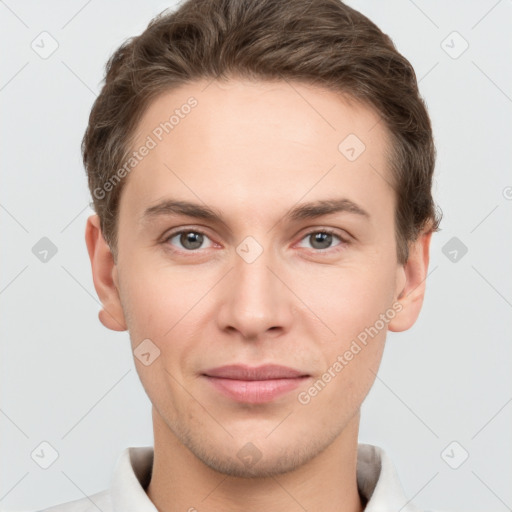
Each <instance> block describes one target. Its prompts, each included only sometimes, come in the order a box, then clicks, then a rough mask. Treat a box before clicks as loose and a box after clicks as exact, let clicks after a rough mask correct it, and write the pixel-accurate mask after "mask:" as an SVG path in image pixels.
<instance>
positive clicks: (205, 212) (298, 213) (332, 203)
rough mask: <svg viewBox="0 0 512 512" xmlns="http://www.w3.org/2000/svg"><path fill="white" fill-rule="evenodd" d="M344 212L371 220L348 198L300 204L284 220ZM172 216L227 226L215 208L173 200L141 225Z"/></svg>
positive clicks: (155, 208) (145, 216)
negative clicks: (182, 216)
mask: <svg viewBox="0 0 512 512" xmlns="http://www.w3.org/2000/svg"><path fill="white" fill-rule="evenodd" d="M342 212H344V213H351V214H355V215H359V216H361V217H364V218H366V219H370V214H369V213H368V212H367V211H366V210H364V209H363V208H362V207H361V206H359V205H358V204H356V203H355V202H353V201H351V200H350V199H346V198H337V199H322V200H318V201H311V202H308V203H300V204H299V205H298V206H296V207H294V208H292V209H291V210H290V211H288V213H286V214H285V216H284V219H285V220H288V221H299V220H305V219H315V218H317V217H321V216H323V215H331V214H334V213H342ZM172 215H185V216H187V217H193V218H196V219H202V220H207V221H211V222H220V223H222V224H226V222H225V221H224V219H223V216H222V213H220V212H219V211H218V210H216V209H214V208H210V207H209V206H206V205H202V204H199V203H194V202H191V201H178V200H173V199H165V200H163V201H161V202H160V203H158V204H156V205H154V206H150V207H149V208H146V210H144V213H143V214H142V216H141V218H140V221H141V223H145V222H148V221H150V220H151V219H155V218H157V217H166V216H172Z"/></svg>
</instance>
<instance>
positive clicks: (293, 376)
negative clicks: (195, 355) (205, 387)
mask: <svg viewBox="0 0 512 512" xmlns="http://www.w3.org/2000/svg"><path fill="white" fill-rule="evenodd" d="M202 376H203V377H204V378H205V379H206V380H207V381H208V382H209V383H210V384H211V385H212V386H213V387H214V388H215V389H216V390H217V391H219V392H220V393H222V394H223V395H224V396H227V397H228V398H230V399H232V400H235V401H237V402H245V403H252V404H257V403H265V402H270V401H272V400H274V399H275V398H277V397H279V396H282V395H284V394H286V393H289V392H290V391H292V390H293V389H295V388H297V387H298V386H299V385H300V384H302V383H303V382H304V380H305V379H307V378H309V377H310V375H308V374H306V373H304V372H301V371H300V370H296V369H294V368H289V367H287V366H280V365H274V364H267V365H263V366H257V367H251V366H246V365H227V366H220V367H218V368H211V369H209V370H206V371H204V372H203V373H202Z"/></svg>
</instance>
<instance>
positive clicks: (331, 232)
mask: <svg viewBox="0 0 512 512" xmlns="http://www.w3.org/2000/svg"><path fill="white" fill-rule="evenodd" d="M183 233H197V234H200V235H203V236H205V237H207V238H208V239H209V238H210V237H209V236H208V234H207V233H205V232H204V231H202V230H201V229H195V228H194V229H191V228H189V229H181V230H178V231H174V232H172V233H170V234H169V235H168V236H166V237H165V238H164V240H163V241H162V243H163V244H165V245H166V246H168V247H170V244H169V243H168V242H169V240H171V239H172V238H174V237H175V236H176V235H181V234H183ZM318 233H325V234H328V235H333V236H334V237H336V238H337V239H338V240H339V241H340V243H339V244H338V245H337V246H334V247H328V248H327V249H314V248H313V249H309V250H310V251H313V252H314V253H315V254H324V253H329V254H332V253H333V252H337V251H338V250H341V249H343V248H344V247H345V246H346V245H348V244H349V241H348V240H347V239H345V238H343V237H342V236H341V235H339V234H338V233H337V232H336V231H335V230H334V229H330V228H320V229H315V230H312V231H309V232H307V233H305V234H304V236H303V237H302V238H301V239H300V241H301V242H302V240H304V239H306V238H308V237H310V236H311V235H315V234H318ZM171 250H172V251H174V252H178V253H189V254H195V253H196V252H198V251H201V249H193V250H187V249H181V250H178V249H174V248H172V249H171Z"/></svg>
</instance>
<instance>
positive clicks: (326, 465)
mask: <svg viewBox="0 0 512 512" xmlns="http://www.w3.org/2000/svg"><path fill="white" fill-rule="evenodd" d="M153 428H154V447H155V451H154V460H153V468H152V476H151V482H150V484H149V486H148V488H147V489H146V493H147V495H148V497H149V499H150V500H151V501H152V502H153V503H154V505H155V506H156V508H157V509H158V510H160V511H165V512H178V511H180V512H183V511H189V512H197V511H199V512H214V511H215V512H219V511H222V512H235V511H236V512H238V511H240V510H245V511H247V512H264V511H265V512H268V511H271V510H279V511H280V512H288V511H290V512H291V511H300V510H322V511H323V512H335V511H336V512H362V510H363V508H364V507H363V505H362V504H361V500H360V497H359V492H358V489H357V480H356V469H357V435H358V428H359V414H357V415H355V416H354V417H353V418H352V419H351V420H350V422H349V423H348V424H347V426H346V428H345V429H344V430H343V431H342V432H341V434H340V435H339V436H338V437H337V438H336V439H334V441H333V442H332V443H331V444H330V445H329V446H328V447H327V448H326V449H325V450H324V451H323V452H321V453H320V454H319V455H317V456H316V457H315V458H313V459H311V460H309V461H308V462H307V463H305V464H303V465H302V466H300V467H298V468H297V469H295V470H293V471H290V472H288V473H284V474H278V475H276V476H269V477H261V478H260V477H257V478H241V477H235V476H229V475H225V474H223V473H219V472H217V471H215V470H213V469H211V468H210V467H208V466H207V465H206V464H204V463H203V462H202V461H201V460H199V459H198V458H197V457H196V456H195V455H194V454H193V453H192V452H191V451H190V450H189V449H188V448H187V447H186V446H184V445H183V444H182V443H181V442H180V441H179V440H178V438H177V437H176V436H175V435H174V434H173V433H172V431H171V430H170V429H169V428H168V427H167V425H166V424H165V422H164V421H163V419H162V418H161V416H160V415H159V414H158V413H157V412H156V409H155V408H153Z"/></svg>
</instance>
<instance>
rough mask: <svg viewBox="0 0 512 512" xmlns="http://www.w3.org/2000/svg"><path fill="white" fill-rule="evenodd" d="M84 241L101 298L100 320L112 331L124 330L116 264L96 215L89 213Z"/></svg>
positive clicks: (95, 285) (124, 323) (95, 284)
mask: <svg viewBox="0 0 512 512" xmlns="http://www.w3.org/2000/svg"><path fill="white" fill-rule="evenodd" d="M85 243H86V244H87V250H88V252H89V259H90V260H91V267H92V278H93V281H94V288H96V293H97V294H98V297H99V298H100V300H101V304H102V309H101V310H100V312H99V313H98V317H99V320H100V322H101V323H102V324H103V325H104V326H105V327H106V328H107V329H111V330H113V331H126V329H127V327H126V322H125V318H124V313H123V308H122V306H121V300H120V298H119V293H118V284H117V266H116V265H115V263H114V257H113V255H112V252H111V251H110V247H109V246H108V244H107V242H105V239H104V238H103V233H102V232H101V227H100V218H99V217H98V215H91V216H90V217H89V218H88V219H87V225H86V227H85Z"/></svg>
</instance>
